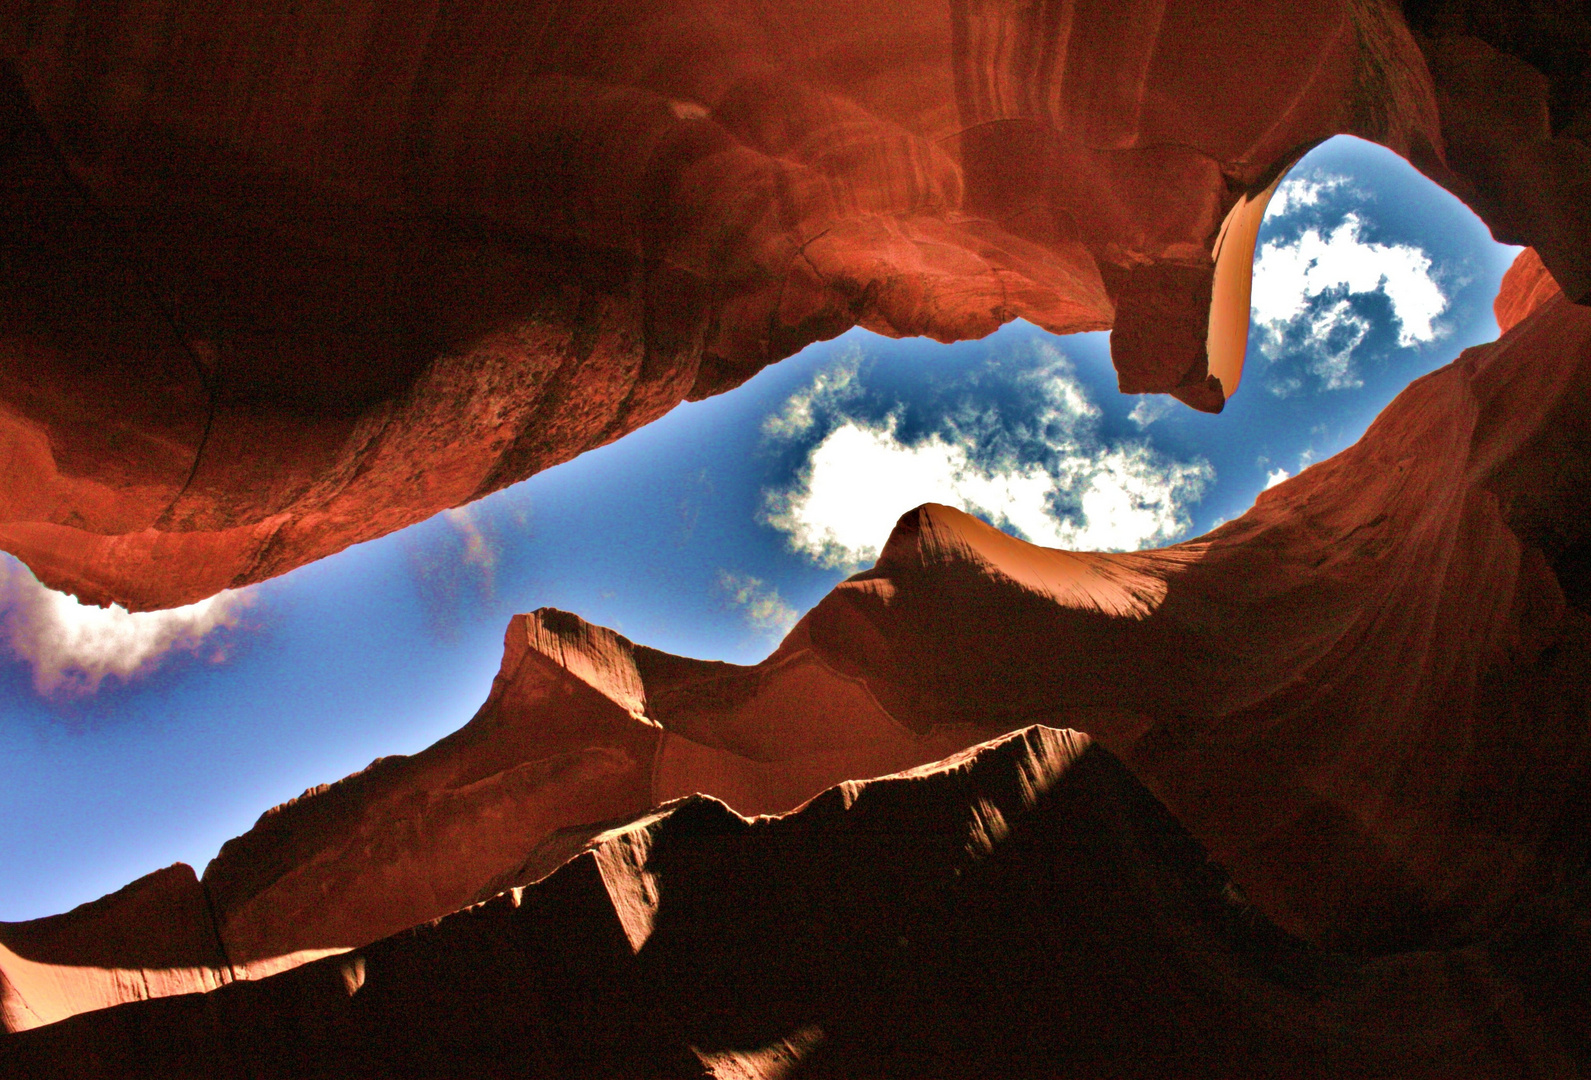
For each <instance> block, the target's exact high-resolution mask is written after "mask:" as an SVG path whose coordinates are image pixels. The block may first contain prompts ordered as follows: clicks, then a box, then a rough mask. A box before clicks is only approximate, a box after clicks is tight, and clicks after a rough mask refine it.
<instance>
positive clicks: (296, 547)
mask: <svg viewBox="0 0 1591 1080" xmlns="http://www.w3.org/2000/svg"><path fill="white" fill-rule="evenodd" d="M1516 6H1517V8H1518V10H1517V11H1514V10H1513V8H1510V7H1508V6H1507V5H1503V6H1502V7H1501V8H1499V7H1498V6H1497V5H1490V6H1488V7H1487V8H1486V9H1485V10H1481V9H1479V8H1477V9H1475V10H1474V11H1471V10H1470V9H1469V8H1468V7H1465V6H1464V5H1463V4H1462V3H1460V2H1459V0H1448V2H1446V3H1434V4H1421V5H1418V6H1417V7H1411V9H1410V17H1409V18H1408V19H1407V20H1406V19H1405V17H1404V14H1403V13H1402V12H1400V10H1399V9H1398V8H1397V7H1395V6H1394V5H1392V4H1390V3H1386V2H1383V0H1333V2H1328V3H1311V4H1299V3H1291V2H1282V0H1244V2H1241V3H1238V2H1233V3H1226V4H1222V5H1219V6H1212V5H1209V4H1206V3H1203V2H1201V0H1142V2H1134V3H1131V4H1125V5H1124V4H1099V3H1095V2H1093V0H1068V2H1058V3H1054V4H1049V3H1046V4H1039V5H1029V6H1019V7H1014V8H1013V7H1010V6H1008V5H1005V4H1000V3H984V2H981V0H977V2H968V3H961V2H957V3H948V4H944V5H942V6H935V5H930V6H928V7H921V6H913V7H911V8H909V9H903V8H901V7H900V6H899V5H896V4H889V3H870V4H862V5H860V6H859V5H857V4H854V3H844V4H842V3H838V2H837V0H802V2H798V3H791V2H778V3H761V2H758V3H739V2H737V3H732V4H725V3H719V2H716V0H688V2H685V3H683V4H682V3H681V2H679V0H668V2H666V3H665V2H662V0H640V2H637V3H630V4H623V5H597V4H573V5H570V4H553V3H539V4H515V5H498V4H493V3H488V2H486V0H437V2H434V3H424V4H420V5H418V6H414V5H409V4H391V3H385V2H377V0H316V2H314V3H311V4H309V5H307V6H305V5H302V4H300V5H292V6H286V5H281V4H266V5H263V6H261V5H259V4H256V3H243V2H241V0H235V2H234V0H228V2H224V3H219V4H218V3H214V2H206V3H195V2H191V0H190V2H184V0H158V2H155V3H151V4H140V5H106V4H102V3H74V2H72V0H5V2H4V3H0V190H4V191H5V193H6V197H5V199H4V200H3V201H0V275H3V277H4V280H5V281H6V289H5V290H4V293H3V294H0V448H3V449H0V469H3V472H0V548H3V549H4V550H7V551H10V552H12V553H13V554H15V555H17V556H18V557H19V558H21V559H22V560H23V561H24V562H26V563H27V564H28V566H29V567H30V568H31V569H32V570H33V572H34V573H35V575H36V576H37V577H38V578H39V579H40V580H41V581H43V582H44V583H45V584H47V585H49V586H51V587H52V588H56V589H61V590H65V591H68V592H71V593H73V594H75V595H77V596H78V597H80V598H81V599H83V600H85V601H87V602H91V603H100V604H104V603H109V602H111V601H118V602H120V603H122V604H124V605H127V606H128V607H129V608H132V609H150V608H160V607H170V606H174V605H178V604H182V603H186V602H191V601H195V600H198V599H200V598H202V597H205V596H209V595H211V594H213V593H215V592H217V591H219V590H221V589H223V588H228V587H237V586H242V585H247V584H249V583H250V582H255V581H260V580H263V579H265V578H268V577H271V576H273V575H276V574H280V573H283V572H285V571H287V570H290V569H292V568H293V567H296V566H300V565H302V564H303V563H305V562H308V561H311V560H313V559H316V558H319V557H321V556H324V555H327V554H330V553H332V552H334V551H338V550H341V549H342V548H344V547H346V546H348V545H349V544H352V543H356V542H358V541H361V540H368V539H371V538H373V537H377V536H381V535H384V534H385V533H388V532H391V531H393V530H395V529H398V528H401V527H403V526H405V525H408V524H411V523H413V522H415V521H419V520H422V519H424V518H426V517H429V516H430V515H432V514H434V513H436V512H437V511H438V510H441V509H444V508H447V507H452V506H457V505H461V504H463V503H467V502H469V501H470V500H472V499H475V498H479V497H480V496H482V495H484V494H487V493H489V492H491V491H494V490H497V489H498V488H501V487H503V486H505V485H507V484H510V483H513V482H514V481H516V480H520V479H523V478H525V477H526V476H529V475H530V474H532V473H534V472H536V471H538V470H540V469H544V468H547V467H549V466H551V465H554V464H556V463H558V462H561V461H565V460H568V459H569V458H571V457H574V456H575V455H577V454H579V453H581V452H582V451H584V450H587V449H589V448H591V447H594V446H598V445H601V444H603V443H606V442H609V441H611V440H613V439H616V438H618V437H619V436H621V435H623V434H624V433H625V432H627V431H630V430H633V429H634V428H636V427H638V426H640V425H642V424H645V423H647V422H648V421H650V420H652V419H655V418H656V417H658V416H660V415H662V414H663V413H664V412H666V411H668V410H669V409H670V408H672V407H673V406H674V405H675V404H677V403H678V402H679V401H680V400H682V399H685V398H699V397H703V396H706V395H710V394H715V393H719V392H722V391H724V390H726V389H728V388H730V387H733V386H735V385H737V384H738V383H740V382H742V381H743V380H745V379H746V378H748V377H749V376H750V375H752V374H753V373H755V372H756V371H757V370H759V369H760V368H761V367H763V366H764V365H766V364H768V363H771V362H773V361H776V360H778V359H780V358H782V357H785V356H788V355H790V354H792V353H794V352H796V351H797V350H799V349H800V348H801V347H802V346H804V345H806V344H808V343H809V342H812V341H815V340H819V339H823V338H829V337H833V336H835V335H837V334H839V333H841V332H842V331H844V330H846V329H847V328H849V327H851V326H858V325H859V326H865V327H868V328H870V329H873V330H876V331H879V332H881V333H885V334H892V335H927V336H931V337H935V338H939V339H941V340H946V341H949V340H955V339H960V338H967V337H976V336H980V335H983V334H987V333H988V332H990V331H991V330H993V329H994V328H995V327H997V326H999V325H1000V324H1002V323H1004V322H1007V321H1009V320H1011V319H1014V318H1018V317H1020V318H1025V319H1028V320H1030V321H1032V322H1034V323H1036V324H1037V325H1039V326H1042V327H1044V328H1046V329H1048V330H1052V331H1055V332H1057V333H1065V332H1071V331H1078V330H1098V329H1105V328H1111V329H1112V352H1113V357H1114V360H1115V363H1116V366H1117V369H1118V371H1119V373H1120V380H1121V386H1122V389H1123V390H1125V391H1128V392H1143V391H1150V390H1155V391H1166V392H1170V393H1173V394H1176V395H1178V396H1179V397H1181V398H1182V399H1183V400H1185V401H1187V402H1188V403H1190V404H1191V405H1193V406H1194V407H1196V408H1201V409H1219V408H1220V407H1221V404H1222V402H1223V401H1224V400H1225V397H1226V396H1227V395H1228V394H1230V393H1232V392H1233V391H1234V390H1235V389H1236V387H1237V383H1238V379H1239V378H1240V376H1241V372H1242V362H1243V348H1244V343H1245V338H1246V332H1247V325H1248V318H1247V310H1248V297H1249V272H1250V264H1251V260H1252V248H1253V238H1254V233H1255V230H1256V229H1257V227H1258V223H1259V220H1260V218H1261V217H1262V216H1263V213H1264V208H1265V202H1266V200H1267V198H1268V195H1269V191H1270V189H1271V186H1272V184H1273V183H1274V181H1275V180H1276V179H1277V178H1278V177H1279V175H1280V174H1281V172H1282V171H1283V170H1284V169H1285V168H1286V167H1287V166H1288V165H1290V164H1291V163H1292V161H1293V160H1295V159H1296V157H1297V155H1298V154H1300V153H1302V152H1303V151H1304V150H1306V149H1307V148H1308V147H1309V146H1311V145H1313V144H1314V143H1316V142H1318V141H1319V140H1321V139H1324V138H1327V137H1329V136H1332V135H1335V134H1338V133H1344V132H1346V133H1350V134H1354V135H1358V136H1360V137H1362V138H1366V139H1372V140H1375V141H1378V142H1380V143H1382V144H1384V145H1386V146H1388V147H1391V148H1392V149H1393V150H1395V151H1397V152H1398V153H1401V154H1404V155H1405V156H1407V157H1409V158H1410V160H1412V161H1413V162H1414V163H1415V164H1416V165H1417V166H1418V167H1420V168H1421V169H1423V170H1425V171H1426V172H1427V173H1428V174H1429V175H1431V176H1432V177H1434V178H1435V179H1437V180H1438V181H1439V182H1441V183H1443V184H1445V185H1447V186H1448V187H1449V188H1451V189H1452V190H1453V191H1455V192H1456V193H1458V194H1459V195H1460V197H1462V198H1464V199H1466V200H1467V201H1468V202H1469V204H1470V205H1471V206H1473V207H1474V208H1475V209H1476V211H1477V212H1478V213H1480V214H1481V215H1482V216H1483V217H1484V218H1485V219H1486V220H1487V222H1488V223H1489V224H1491V225H1492V227H1493V229H1494V230H1495V231H1496V232H1497V233H1498V235H1499V236H1500V237H1502V238H1504V239H1509V240H1513V241H1516V242H1520V243H1528V244H1533V245H1535V247H1536V248H1537V250H1539V251H1540V252H1541V254H1542V257H1543V259H1544V260H1545V264H1546V266H1547V268H1548V269H1549V270H1550V271H1551V273H1552V274H1553V276H1554V277H1555V278H1556V279H1557V281H1558V282H1559V283H1560V284H1561V285H1563V286H1564V288H1565V289H1566V291H1567V292H1568V294H1569V295H1570V296H1571V298H1573V299H1583V298H1584V297H1585V295H1586V293H1587V292H1588V290H1591V272H1588V269H1587V260H1588V258H1591V256H1587V254H1586V252H1587V251H1591V224H1588V219H1587V213H1588V209H1587V197H1586V195H1585V191H1586V184H1587V180H1588V178H1591V150H1588V149H1587V145H1586V141H1585V140H1586V135H1587V131H1588V130H1591V129H1588V124H1591V110H1588V109H1587V107H1586V95H1585V94H1584V93H1582V92H1580V91H1579V90H1578V89H1577V87H1578V86H1579V85H1580V84H1579V83H1578V82H1577V73H1580V72H1581V70H1582V67H1577V66H1576V64H1577V63H1579V59H1577V58H1581V59H1583V57H1582V56H1581V54H1582V52H1583V50H1582V48H1581V45H1582V42H1581V38H1582V37H1583V36H1584V35H1583V34H1581V29H1582V28H1583V27H1584V26H1585V24H1586V18H1585V16H1584V14H1583V12H1579V11H1578V9H1577V8H1576V7H1575V6H1574V5H1572V4H1569V3H1567V2H1566V3H1564V4H1563V5H1561V6H1562V7H1563V9H1564V10H1563V11H1562V12H1560V13H1559V14H1558V16H1556V17H1555V18H1554V20H1552V21H1550V22H1549V23H1547V24H1546V29H1543V27H1542V19H1543V17H1544V16H1543V15H1542V13H1541V11H1542V5H1540V4H1536V5H1532V6H1527V5H1525V4H1523V2H1522V0H1521V2H1520V3H1519V4H1518V5H1516ZM1549 6H1550V5H1549ZM1499 12H1501V14H1499ZM1510 28H1512V29H1510ZM1577 35H1578V36H1577ZM1582 66H1583V65H1582Z"/></svg>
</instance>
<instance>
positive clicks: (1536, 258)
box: [1492, 248, 1563, 334]
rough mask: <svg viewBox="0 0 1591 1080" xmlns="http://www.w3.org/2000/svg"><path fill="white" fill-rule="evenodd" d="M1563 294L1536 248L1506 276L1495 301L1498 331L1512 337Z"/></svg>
mask: <svg viewBox="0 0 1591 1080" xmlns="http://www.w3.org/2000/svg"><path fill="white" fill-rule="evenodd" d="M1562 292H1563V290H1562V289H1560V288H1558V283H1557V281H1555V280H1554V279H1553V276H1552V275H1551V274H1549V273H1548V272H1547V268H1546V266H1544V265H1543V264H1542V262H1541V256H1540V255H1537V254H1536V249H1535V248H1526V249H1525V250H1524V251H1521V252H1520V253H1519V256H1518V257H1517V258H1516V259H1514V262H1513V265H1512V266H1510V267H1509V268H1508V272H1507V273H1505V274H1504V275H1503V281H1502V286H1501V287H1500V288H1499V289H1498V290H1497V297H1496V299H1494V300H1493V301H1492V313H1493V314H1495V315H1496V316H1497V328H1498V329H1499V330H1500V331H1501V332H1502V333H1505V334H1506V333H1508V331H1510V330H1512V329H1513V328H1514V327H1516V326H1518V325H1519V324H1520V323H1522V322H1524V321H1525V319H1526V318H1528V317H1529V316H1530V315H1531V314H1532V313H1533V312H1534V311H1535V310H1536V309H1537V308H1539V307H1541V306H1542V305H1543V304H1545V303H1546V302H1547V301H1549V300H1551V299H1552V298H1553V297H1555V296H1558V295H1559V294H1560V293H1562Z"/></svg>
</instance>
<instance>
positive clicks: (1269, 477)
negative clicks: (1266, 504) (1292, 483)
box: [1265, 469, 1292, 491]
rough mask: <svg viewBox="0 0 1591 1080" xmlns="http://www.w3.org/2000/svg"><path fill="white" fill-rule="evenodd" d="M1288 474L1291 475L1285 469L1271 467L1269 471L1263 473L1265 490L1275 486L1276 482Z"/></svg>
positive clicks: (1285, 477) (1279, 481) (1278, 482)
mask: <svg viewBox="0 0 1591 1080" xmlns="http://www.w3.org/2000/svg"><path fill="white" fill-rule="evenodd" d="M1290 476H1292V474H1291V473H1289V472H1288V471H1287V470H1286V469H1272V470H1271V471H1270V472H1268V473H1266V474H1265V490H1266V491H1269V490H1270V489H1271V488H1273V487H1275V486H1276V485H1277V484H1280V483H1281V482H1282V481H1283V480H1286V479H1288V478H1289V477H1290Z"/></svg>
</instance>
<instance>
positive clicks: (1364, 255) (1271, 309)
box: [1253, 196, 1447, 393]
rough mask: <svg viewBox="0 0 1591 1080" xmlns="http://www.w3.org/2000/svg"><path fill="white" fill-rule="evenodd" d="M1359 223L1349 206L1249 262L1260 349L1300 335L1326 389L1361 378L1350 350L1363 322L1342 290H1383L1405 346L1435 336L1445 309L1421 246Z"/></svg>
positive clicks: (1365, 326)
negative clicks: (1387, 238) (1328, 226)
mask: <svg viewBox="0 0 1591 1080" xmlns="http://www.w3.org/2000/svg"><path fill="white" fill-rule="evenodd" d="M1317 197H1318V196H1317ZM1362 229H1363V222H1362V221H1361V220H1360V218H1359V216H1358V215H1357V214H1352V213H1350V214H1348V215H1346V216H1345V217H1344V218H1343V219H1342V221H1341V223H1340V224H1338V225H1337V227H1336V228H1334V229H1332V230H1331V232H1330V233H1328V234H1325V235H1322V233H1321V232H1320V231H1319V230H1317V229H1306V230H1305V231H1304V232H1303V233H1302V234H1301V235H1300V236H1299V237H1298V238H1297V239H1296V240H1293V241H1291V242H1287V243H1279V242H1275V241H1272V242H1270V243H1267V244H1265V245H1264V246H1263V247H1262V248H1261V249H1260V257H1259V258H1258V259H1257V260H1256V261H1255V264H1254V292H1253V317H1254V321H1255V322H1257V323H1258V324H1259V325H1260V327H1261V328H1262V332H1263V333H1264V336H1265V340H1264V341H1263V342H1262V347H1263V348H1264V351H1265V352H1266V354H1267V355H1269V356H1271V357H1272V358H1275V357H1276V356H1278V355H1280V354H1281V353H1282V352H1283V351H1284V350H1285V349H1286V348H1288V347H1290V346H1291V345H1293V344H1296V343H1297V339H1299V338H1301V339H1302V346H1301V347H1302V350H1303V352H1304V353H1305V355H1306V356H1308V357H1309V361H1308V365H1309V368H1310V370H1311V371H1313V372H1314V373H1315V374H1316V375H1318V376H1319V377H1320V378H1321V379H1322V380H1323V382H1324V383H1325V385H1326V388H1327V389H1344V388H1350V387H1355V386H1359V385H1361V382H1360V380H1359V379H1358V377H1357V375H1356V374H1355V373H1354V368H1353V353H1354V350H1355V349H1356V348H1358V346H1359V345H1360V343H1362V342H1363V341H1364V339H1365V337H1366V336H1367V335H1368V334H1369V332H1370V324H1369V322H1368V321H1367V320H1366V319H1365V317H1364V316H1363V315H1361V314H1359V313H1358V312H1356V311H1355V309H1354V307H1353V305H1352V304H1351V303H1350V301H1349V299H1348V297H1349V296H1353V295H1368V294H1371V293H1376V292H1379V293H1382V294H1384V295H1385V296H1386V298H1387V300H1388V301H1389V302H1390V303H1391V305H1392V314H1393V317H1394V318H1395V319H1396V320H1397V323H1398V344H1399V345H1401V346H1404V347H1405V348H1407V347H1409V346H1412V345H1417V344H1423V343H1428V342H1431V341H1434V340H1436V338H1437V336H1438V328H1437V327H1436V325H1435V320H1436V318H1437V316H1439V315H1441V314H1442V312H1444V311H1445V310H1447V297H1446V296H1445V295H1444V294H1443V292H1442V289H1441V287H1440V286H1439V285H1438V284H1437V282H1436V279H1435V278H1433V277H1432V275H1431V259H1430V257H1429V256H1428V255H1426V254H1425V252H1424V251H1422V250H1421V249H1420V248H1417V247H1413V246H1410V245H1407V244H1378V243H1374V242H1371V241H1366V240H1364V239H1363V238H1362V237H1361V232H1362ZM1301 385H1302V384H1301V383H1299V382H1298V381H1297V380H1296V379H1292V380H1285V379H1284V380H1283V381H1281V382H1279V383H1278V384H1277V385H1276V386H1275V387H1274V389H1276V390H1277V391H1278V392H1281V393H1286V392H1290V391H1291V390H1293V389H1297V388H1298V387H1299V386H1301Z"/></svg>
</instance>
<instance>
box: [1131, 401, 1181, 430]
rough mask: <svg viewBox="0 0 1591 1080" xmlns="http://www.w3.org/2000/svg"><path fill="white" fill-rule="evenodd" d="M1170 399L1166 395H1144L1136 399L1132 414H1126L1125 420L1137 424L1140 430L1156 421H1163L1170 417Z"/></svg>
mask: <svg viewBox="0 0 1591 1080" xmlns="http://www.w3.org/2000/svg"><path fill="white" fill-rule="evenodd" d="M1171 409H1172V405H1171V398H1170V396H1169V395H1166V394H1145V395H1144V396H1143V397H1141V398H1139V399H1138V404H1136V405H1134V406H1133V407H1132V412H1130V413H1128V414H1127V419H1129V420H1131V421H1132V422H1133V423H1135V424H1137V425H1138V427H1139V428H1140V429H1142V428H1146V427H1148V426H1149V425H1150V424H1152V423H1154V422H1155V421H1156V420H1164V419H1165V418H1166V417H1168V416H1170V415H1171Z"/></svg>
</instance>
